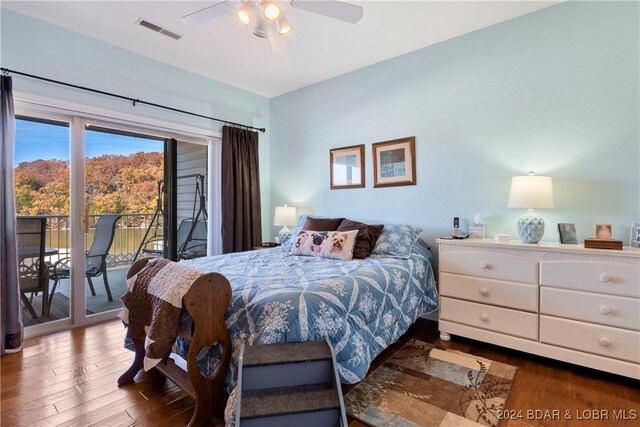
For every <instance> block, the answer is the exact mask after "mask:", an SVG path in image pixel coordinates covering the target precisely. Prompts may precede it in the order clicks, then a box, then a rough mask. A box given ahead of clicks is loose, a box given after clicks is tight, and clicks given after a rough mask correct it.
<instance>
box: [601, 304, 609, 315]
mask: <svg viewBox="0 0 640 427" xmlns="http://www.w3.org/2000/svg"><path fill="white" fill-rule="evenodd" d="M600 313H602V314H611V308H610V307H608V306H606V305H603V306H601V307H600Z"/></svg>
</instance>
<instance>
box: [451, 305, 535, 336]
mask: <svg viewBox="0 0 640 427" xmlns="http://www.w3.org/2000/svg"><path fill="white" fill-rule="evenodd" d="M440 318H441V319H443V320H449V321H452V322H458V323H463V324H465V325H469V326H475V327H477V328H482V329H488V330H490V331H494V332H500V333H504V334H509V335H515V336H518V337H522V338H527V339H531V340H537V339H538V316H537V315H536V314H532V313H525V312H522V311H516V310H509V309H506V308H500V307H493V306H490V305H483V304H477V303H473V302H468V301H460V300H457V299H452V298H447V297H442V298H441V304H440Z"/></svg>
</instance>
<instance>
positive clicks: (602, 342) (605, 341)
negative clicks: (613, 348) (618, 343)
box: [600, 337, 611, 347]
mask: <svg viewBox="0 0 640 427" xmlns="http://www.w3.org/2000/svg"><path fill="white" fill-rule="evenodd" d="M609 344H611V341H609V339H608V338H605V337H602V338H600V345H601V346H603V347H608V346H609Z"/></svg>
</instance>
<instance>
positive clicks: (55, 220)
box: [43, 213, 153, 267]
mask: <svg viewBox="0 0 640 427" xmlns="http://www.w3.org/2000/svg"><path fill="white" fill-rule="evenodd" d="M121 215H122V218H121V219H120V221H118V222H117V223H116V230H115V236H114V239H113V244H112V245H111V249H110V250H109V255H108V256H107V265H108V266H109V267H115V266H118V265H128V264H131V263H132V262H133V257H134V256H135V254H136V251H137V250H138V247H139V246H140V242H142V239H143V238H144V234H145V233H146V231H147V228H148V227H149V223H150V222H151V218H152V217H153V214H140V213H125V214H121ZM43 216H44V217H46V218H47V229H46V245H47V246H50V247H53V248H56V249H58V254H57V255H52V256H49V257H47V261H49V262H55V261H56V260H58V259H60V258H62V257H65V256H69V253H70V252H71V230H70V227H69V216H68V215H43ZM99 217H100V215H90V216H89V225H90V231H89V233H88V234H87V235H86V247H87V249H89V247H91V242H92V241H93V236H94V233H95V224H96V222H97V221H98V218H99Z"/></svg>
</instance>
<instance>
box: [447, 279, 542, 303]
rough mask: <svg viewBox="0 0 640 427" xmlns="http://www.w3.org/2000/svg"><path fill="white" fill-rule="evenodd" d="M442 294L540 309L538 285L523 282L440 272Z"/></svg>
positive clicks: (482, 301)
mask: <svg viewBox="0 0 640 427" xmlns="http://www.w3.org/2000/svg"><path fill="white" fill-rule="evenodd" d="M439 283H440V294H441V295H443V296H446V297H454V298H460V299H466V300H469V301H477V302H480V303H483V304H491V305H501V306H503V307H508V308H514V309H518V310H528V311H538V287H537V286H535V285H525V284H522V283H514V282H503V281H499V280H493V279H481V278H477V277H471V276H462V275H459V274H451V273H441V274H440V282H439Z"/></svg>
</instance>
